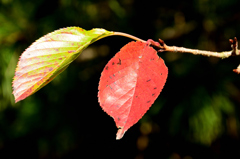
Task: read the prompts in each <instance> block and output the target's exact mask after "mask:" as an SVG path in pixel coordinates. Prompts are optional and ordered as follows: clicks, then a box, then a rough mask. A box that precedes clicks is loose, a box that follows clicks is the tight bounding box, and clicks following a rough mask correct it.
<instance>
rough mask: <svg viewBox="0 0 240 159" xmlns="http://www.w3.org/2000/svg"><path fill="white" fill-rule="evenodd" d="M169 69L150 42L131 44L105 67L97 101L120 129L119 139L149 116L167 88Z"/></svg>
mask: <svg viewBox="0 0 240 159" xmlns="http://www.w3.org/2000/svg"><path fill="white" fill-rule="evenodd" d="M167 75H168V69H167V67H166V66H165V64H164V61H163V60H162V59H161V58H160V57H159V56H158V55H157V52H156V51H155V50H154V49H153V48H152V47H150V46H149V45H148V44H147V43H143V42H140V41H138V42H130V43H128V44H127V45H125V46H124V47H123V48H122V49H121V50H120V52H118V53H117V54H116V55H115V56H114V57H113V58H112V59H111V60H110V61H109V62H108V63H107V65H106V66H105V68H104V70H103V72H102V74H101V78H100V82H99V87H98V89H99V92H98V100H99V103H100V106H101V107H102V109H103V110H104V111H105V112H106V113H107V114H109V115H110V116H111V117H113V119H114V121H115V123H116V126H117V127H118V128H119V130H118V132H117V139H121V138H122V137H123V135H124V133H125V132H126V131H127V130H128V129H129V128H130V127H131V126H132V125H134V124H135V123H137V122H138V120H139V119H141V118H142V116H143V115H144V114H145V113H146V111H147V110H148V109H149V108H150V106H151V105H152V104H153V103H154V101H155V100H156V98H157V97H158V96H159V94H160V92H161V90H162V88H163V86H164V85H165V82H166V79H167Z"/></svg>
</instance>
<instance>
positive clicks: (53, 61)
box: [12, 27, 113, 102]
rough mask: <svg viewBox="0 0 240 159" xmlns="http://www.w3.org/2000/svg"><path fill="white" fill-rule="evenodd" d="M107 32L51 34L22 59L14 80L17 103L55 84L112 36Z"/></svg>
mask: <svg viewBox="0 0 240 159" xmlns="http://www.w3.org/2000/svg"><path fill="white" fill-rule="evenodd" d="M112 34H113V32H109V31H107V30H104V29H98V28H96V29H92V30H89V31H86V30H84V29H82V28H79V27H68V28H63V29H59V30H56V31H54V32H52V33H49V34H47V35H45V36H43V37H41V38H40V39H38V40H37V41H36V42H34V43H33V44H32V45H31V46H30V47H29V48H27V49H26V50H25V51H24V52H23V53H22V55H21V57H20V59H19V61H18V65H17V68H16V71H15V76H14V78H13V85H12V86H13V95H14V97H15V102H18V101H20V100H23V99H25V98H26V97H28V96H30V95H31V94H33V93H35V92H36V91H38V90H39V89H40V88H42V87H43V86H45V85H46V84H48V83H49V82H50V81H52V80H53V79H54V78H55V77H56V76H57V75H58V74H59V73H61V72H62V71H64V70H65V69H66V68H67V67H68V65H69V64H70V63H71V62H72V61H73V60H75V59H76V58H77V57H78V56H79V55H80V53H81V52H82V50H84V49H85V48H86V47H87V46H88V45H90V44H91V43H93V42H95V41H97V40H99V39H101V38H103V37H106V36H110V35H112Z"/></svg>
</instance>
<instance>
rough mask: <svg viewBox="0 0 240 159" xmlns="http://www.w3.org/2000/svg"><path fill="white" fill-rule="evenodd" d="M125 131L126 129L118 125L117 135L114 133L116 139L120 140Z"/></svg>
mask: <svg viewBox="0 0 240 159" xmlns="http://www.w3.org/2000/svg"><path fill="white" fill-rule="evenodd" d="M125 132H126V131H124V130H123V128H121V127H119V129H118V132H117V135H116V136H117V137H116V140H120V139H121V138H122V137H123V135H124V134H125Z"/></svg>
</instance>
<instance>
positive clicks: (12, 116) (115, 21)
mask: <svg viewBox="0 0 240 159" xmlns="http://www.w3.org/2000/svg"><path fill="white" fill-rule="evenodd" d="M239 8H240V1H239V0H185V1H180V0H179V1H170V0H166V1H164V0H158V1H154V0H147V1H142V0H118V1H116V0H103V1H97V0H37V1H32V0H0V158H1V159H2V158H3V159H5V158H11V159H12V158H19V157H24V158H32V159H34V158H39V159H50V158H51V159H52V158H53V159H60V158H61V159H62V158H66V159H70V158H111V159H115V158H124V159H127V158H129V159H130V158H131V159H149V158H151V159H153V158H159V159H160V158H161V159H203V158H204V159H208V158H209V159H232V158H234V159H236V158H240V141H239V135H240V133H239V128H240V127H239V117H240V110H239V109H240V75H237V74H235V73H233V72H232V69H235V68H236V67H237V66H238V65H239V64H240V58H239V57H231V58H228V59H224V60H221V59H217V58H213V57H211V58H209V57H202V56H195V55H191V54H180V53H171V52H166V53H165V52H164V53H161V54H159V56H161V57H162V58H163V59H164V60H165V63H166V65H167V66H168V68H169V76H168V79H167V83H166V85H165V87H164V89H163V91H162V93H161V94H160V96H159V98H158V99H157V100H156V102H155V103H154V105H153V106H152V107H151V108H150V110H149V111H148V112H147V113H146V114H145V115H144V117H143V118H142V119H141V120H140V121H139V122H138V123H137V124H136V125H134V126H133V127H132V128H130V129H129V130H128V131H127V132H126V134H125V136H124V137H123V139H121V140H120V141H116V140H115V137H116V136H115V135H116V132H117V128H116V126H115V123H114V121H113V119H112V118H111V117H110V116H108V115H107V114H106V113H105V112H103V111H102V109H101V108H100V106H99V104H98V99H97V91H98V80H99V78H100V74H101V71H102V69H103V67H104V65H105V64H106V63H107V61H108V60H110V59H111V57H113V56H114V54H115V53H117V52H118V51H119V50H120V48H121V47H122V46H124V45H125V44H126V43H128V42H130V41H131V40H130V39H128V38H125V37H107V38H104V39H102V40H100V41H97V42H96V43H94V44H92V45H91V46H90V47H88V48H87V49H86V50H85V51H84V52H83V54H82V55H81V56H80V57H79V58H78V59H77V60H76V61H74V62H73V63H72V64H71V65H70V66H69V67H68V69H67V70H65V71H64V72H63V73H62V74H60V75H59V76H58V77H57V78H56V79H54V80H53V81H52V82H51V83H49V84H48V85H47V86H45V87H44V88H42V89H41V90H40V91H38V92H37V93H35V94H34V95H32V96H30V97H28V98H26V99H25V100H23V101H20V102H19V103H16V104H15V103H14V98H13V95H12V94H11V93H12V88H11V82H12V78H13V76H14V70H15V68H16V64H17V61H18V59H19V56H20V55H21V53H22V52H23V51H24V50H25V49H26V48H27V47H28V46H29V45H30V44H31V43H32V42H34V41H35V40H36V39H38V38H40V37H41V36H43V35H45V34H47V33H49V32H52V31H54V30H56V29H59V28H63V27H67V26H79V27H82V28H84V29H87V30H89V29H92V28H104V29H107V30H110V31H121V32H125V33H129V34H132V35H134V36H137V37H139V38H142V39H144V40H147V39H153V40H157V39H158V38H161V39H163V40H165V42H166V43H167V44H168V45H176V46H183V47H188V48H197V49H203V50H211V51H225V50H231V48H230V45H229V42H228V40H229V39H230V38H233V37H235V36H236V37H239V39H240V31H239V29H240V9H239ZM86 156H87V157H86Z"/></svg>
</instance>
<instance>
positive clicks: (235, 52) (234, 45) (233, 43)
mask: <svg viewBox="0 0 240 159" xmlns="http://www.w3.org/2000/svg"><path fill="white" fill-rule="evenodd" d="M229 42H230V44H231V48H232V55H234V56H235V55H239V51H238V41H237V38H236V37H234V39H229Z"/></svg>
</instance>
